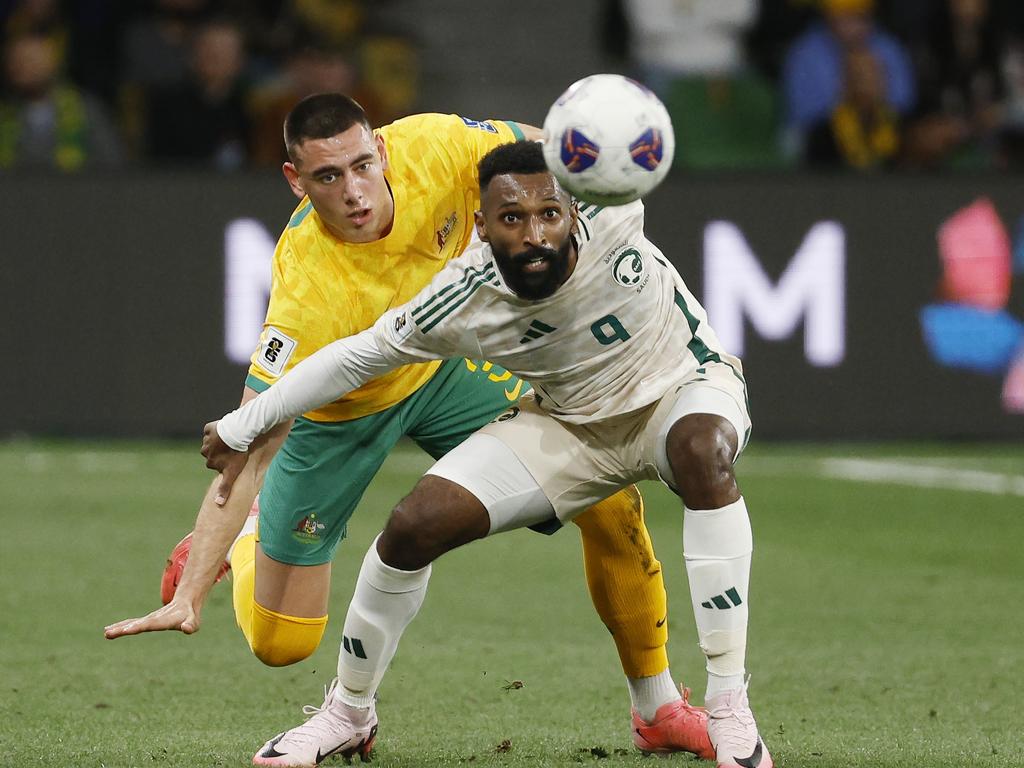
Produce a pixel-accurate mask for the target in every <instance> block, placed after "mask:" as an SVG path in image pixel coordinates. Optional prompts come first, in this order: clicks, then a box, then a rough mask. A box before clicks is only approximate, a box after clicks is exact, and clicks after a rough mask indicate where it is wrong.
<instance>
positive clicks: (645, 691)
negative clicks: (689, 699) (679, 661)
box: [626, 669, 682, 723]
mask: <svg viewBox="0 0 1024 768" xmlns="http://www.w3.org/2000/svg"><path fill="white" fill-rule="evenodd" d="M626 683H627V684H628V685H629V698H630V700H631V701H632V703H633V709H635V710H636V713H637V714H638V715H640V717H641V718H642V719H643V721H644V722H645V723H650V722H651V721H652V720H654V716H655V714H657V712H658V708H659V707H660V706H662V705H663V704H668V703H669V702H670V701H679V699H681V698H682V696H680V695H679V689H678V688H677V687H676V684H675V681H674V680H673V679H672V673H671V672H669V671H668V670H667V669H666V670H665V671H664V672H662V673H661V674H660V675H651V676H650V677H627V678H626Z"/></svg>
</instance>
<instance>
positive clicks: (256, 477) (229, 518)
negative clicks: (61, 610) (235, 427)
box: [104, 387, 291, 639]
mask: <svg viewBox="0 0 1024 768" xmlns="http://www.w3.org/2000/svg"><path fill="white" fill-rule="evenodd" d="M257 394H258V393H257V392H256V391H255V390H254V389H250V388H249V387H246V388H245V391H244V392H243V393H242V401H241V403H242V404H245V403H246V402H248V401H249V400H252V399H253V398H255V397H256V396H257ZM290 428H291V421H287V422H284V423H282V424H278V425H277V426H276V427H275V428H274V429H272V430H271V431H269V432H267V433H266V434H265V435H263V436H262V437H261V438H260V439H259V440H258V441H256V442H254V443H253V445H252V447H251V448H250V460H249V462H248V463H247V464H246V467H245V469H244V470H243V472H242V473H241V474H240V475H239V477H238V479H237V480H236V481H235V485H234V490H233V491H232V493H231V495H230V496H229V497H228V499H227V500H226V501H225V503H224V504H223V506H221V505H219V504H217V503H216V500H215V497H216V495H217V488H218V484H219V478H218V479H215V480H214V481H213V482H212V483H211V484H210V487H209V488H208V489H207V491H206V495H205V496H204V497H203V501H202V503H201V504H200V507H199V514H198V515H197V517H196V524H195V529H194V530H193V534H192V547H191V550H190V551H189V556H188V561H187V562H186V564H185V569H184V571H183V572H182V575H181V582H180V583H179V584H178V589H177V591H176V592H175V594H174V598H173V599H172V600H171V602H170V603H168V604H167V605H165V606H164V607H163V608H159V609H157V610H156V611H153V612H152V613H150V614H149V615H147V616H143V617H141V618H138V619H126V620H125V621H120V622H117V623H116V624H111V625H110V626H108V627H107V628H106V630H105V633H104V634H105V635H106V637H107V638H108V639H113V638H116V637H121V636H123V635H134V634H139V633H141V632H153V631H158V630H166V629H177V630H180V631H182V632H184V633H186V634H192V633H193V632H195V631H196V630H198V629H199V617H200V612H201V611H202V607H203V604H204V603H205V602H206V596H207V594H208V593H209V591H210V589H211V588H212V587H213V585H214V583H215V581H216V578H217V572H218V570H219V569H220V565H221V563H222V562H223V561H224V558H225V557H226V556H227V553H228V550H229V549H230V548H231V545H232V543H233V542H234V540H235V537H236V536H238V533H239V531H241V530H242V526H243V525H244V523H245V518H246V517H247V516H248V514H249V510H250V508H251V507H252V503H253V501H254V500H255V498H256V494H257V493H258V492H259V489H260V486H261V485H262V484H263V475H264V474H265V473H266V470H267V467H268V466H270V462H271V460H272V459H273V458H274V454H276V453H277V450H278V448H280V447H281V444H282V443H283V442H284V439H285V438H286V437H287V436H288V430H289V429H290Z"/></svg>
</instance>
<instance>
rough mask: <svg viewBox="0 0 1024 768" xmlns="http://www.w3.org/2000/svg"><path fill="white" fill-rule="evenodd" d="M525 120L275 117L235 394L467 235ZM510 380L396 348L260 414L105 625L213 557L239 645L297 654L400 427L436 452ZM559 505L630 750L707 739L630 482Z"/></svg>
mask: <svg viewBox="0 0 1024 768" xmlns="http://www.w3.org/2000/svg"><path fill="white" fill-rule="evenodd" d="M539 134H540V132H539V131H538V129H536V128H532V127H529V126H524V125H520V124H517V123H511V122H502V121H493V120H487V121H475V120H469V119H466V118H461V117H458V116H455V115H416V116H412V117H408V118H405V119H402V120H399V121H397V122H395V123H392V124H390V125H388V126H385V127H383V128H381V129H380V130H379V131H377V132H376V133H375V132H373V131H372V129H371V127H370V125H369V123H368V122H367V119H366V116H365V114H364V113H363V111H362V109H361V108H360V107H359V105H358V104H356V103H355V102H354V101H352V100H351V99H349V98H347V97H345V96H341V95H339V94H321V95H317V96H312V97H309V98H307V99H305V100H303V101H302V102H300V103H299V104H298V105H297V106H296V107H295V109H294V110H293V111H292V112H291V113H290V114H289V116H288V118H287V120H286V122H285V142H286V144H287V148H288V153H289V157H290V158H291V160H290V162H287V163H285V165H284V168H283V170H284V175H285V177H286V179H287V181H288V184H289V185H290V187H291V189H292V190H293V192H294V193H295V194H296V196H297V197H299V198H300V200H301V202H300V203H299V206H298V207H297V208H296V210H295V212H294V214H293V215H292V217H291V219H290V221H289V223H288V225H287V227H286V228H285V230H284V232H283V233H282V235H281V238H280V240H279V242H278V245H277V249H276V251H275V254H274V261H273V282H272V288H271V298H270V306H269V308H268V311H267V319H266V323H265V326H264V329H263V333H262V335H261V338H260V344H259V347H258V349H257V350H256V352H255V354H254V355H253V358H252V365H251V367H250V369H249V375H248V377H247V379H246V387H245V391H244V394H243V397H242V401H243V402H245V401H247V400H249V399H251V398H253V397H255V396H256V395H257V394H258V393H259V392H261V391H263V390H264V389H266V388H267V387H268V386H270V385H271V384H272V383H273V382H274V381H276V380H277V379H278V378H279V377H280V376H282V375H283V374H284V373H285V372H286V371H287V370H289V369H290V368H292V367H293V366H294V365H296V364H297V363H298V362H299V361H301V360H302V359H304V358H305V357H307V356H309V355H310V354H312V353H313V352H315V351H316V350H317V349H319V348H320V347H322V346H324V345H326V344H327V343H329V342H331V341H333V340H334V339H337V338H342V337H345V336H349V335H352V334H354V333H357V332H359V331H361V330H363V329H365V328H369V327H370V326H371V325H373V323H374V322H375V321H376V320H377V318H378V317H380V316H381V315H382V314H384V312H385V311H386V310H387V309H389V308H390V307H393V306H397V305H399V304H402V303H404V302H406V301H408V300H409V299H410V298H412V297H413V296H414V295H415V294H416V293H417V292H418V291H419V290H420V289H421V288H423V287H424V286H425V285H426V284H427V283H429V282H430V280H431V278H432V277H433V276H434V275H435V274H436V273H437V272H439V271H440V270H441V269H442V268H443V267H444V265H445V264H446V263H447V262H448V261H449V260H450V259H452V258H454V257H456V256H458V255H459V254H461V253H462V251H463V250H464V249H465V247H466V246H467V245H468V243H469V241H470V238H471V237H472V234H473V229H474V226H473V212H474V211H475V210H476V209H477V208H478V207H479V191H478V184H477V163H478V161H479V160H480V158H482V157H483V156H484V155H485V154H486V153H487V152H488V151H490V150H491V149H493V148H494V147H496V146H498V145H499V144H503V143H507V142H510V141H513V140H515V139H517V138H522V137H524V136H525V137H526V138H539ZM524 388H528V386H527V385H524V383H523V382H522V381H520V380H519V379H518V378H517V377H514V376H512V375H511V374H510V373H508V372H507V371H505V370H503V369H501V368H498V367H495V366H491V365H489V364H487V363H483V362H480V361H469V360H463V359H458V360H449V361H446V362H443V363H427V364H417V365H409V366H405V367H403V368H399V369H398V370H396V371H393V372H392V373H390V374H387V375H385V376H381V377H378V378H376V379H373V380H371V381H370V382H369V383H368V384H366V385H365V386H363V387H361V388H360V389H358V390H356V391H354V392H352V393H351V394H349V395H347V396H345V397H344V398H342V399H340V400H338V401H336V402H334V403H331V404H329V405H327V406H325V407H323V408H320V409H318V410H316V411H313V412H310V413H307V414H305V415H304V416H303V417H302V418H299V419H297V420H295V422H294V423H292V424H284V425H281V426H279V427H278V428H277V429H275V430H274V431H273V432H271V433H269V434H268V435H267V439H266V440H264V441H263V442H262V443H261V444H259V445H258V446H257V445H254V447H253V450H252V452H251V459H250V461H249V462H248V464H247V465H246V469H245V471H244V473H243V474H242V475H241V476H240V477H238V478H237V479H236V480H235V481H234V485H233V489H232V492H231V494H230V497H228V498H227V499H226V500H225V499H224V498H220V497H218V492H217V488H218V485H217V483H216V482H215V483H214V484H212V485H211V487H210V489H209V491H208V492H207V494H206V496H205V498H204V500H203V502H202V505H201V507H200V511H199V514H198V517H197V520H196V526H195V530H194V532H193V534H190V536H188V537H186V538H185V539H184V540H183V541H182V543H181V544H180V545H179V547H177V548H176V549H175V552H174V553H173V554H172V561H171V562H170V566H169V569H170V570H169V578H168V579H167V581H168V582H169V583H167V584H165V586H167V587H169V588H168V589H167V590H166V594H165V601H169V602H167V605H165V606H164V607H163V608H160V609H158V610H156V611H154V612H152V613H150V614H149V615H147V616H144V617H142V618H139V619H129V620H125V621H122V622H118V623H116V624H112V625H110V626H108V627H107V628H106V632H105V634H106V636H107V637H108V638H116V637H121V636H124V635H130V634H138V633H140V632H148V631H154V630H180V631H182V632H184V633H186V634H191V633H193V632H195V631H197V630H198V629H199V621H200V612H201V609H202V606H203V603H204V602H205V599H206V595H207V593H208V592H209V590H210V588H211V587H212V586H213V584H214V583H215V581H216V580H217V579H218V578H219V577H220V575H222V573H223V569H225V568H226V565H225V557H226V556H227V558H228V563H229V564H230V568H231V570H232V571H233V572H234V580H233V596H234V607H235V614H236V618H237V621H238V624H239V627H240V628H241V630H242V632H243V634H244V635H245V638H246V640H247V641H248V644H249V647H250V648H251V649H252V651H253V653H254V654H255V655H256V656H257V657H258V658H259V659H260V660H261V661H263V662H264V663H266V664H269V665H272V666H282V665H286V664H292V663H294V662H297V661H300V660H302V659H304V658H306V657H308V656H309V655H310V654H311V653H312V652H313V651H314V650H315V649H316V648H317V646H318V645H319V643H320V640H321V638H322V636H323V632H324V629H325V627H326V624H327V599H328V593H329V589H330V571H331V560H332V559H333V557H334V552H335V549H336V547H337V546H338V544H339V543H340V541H341V539H342V538H343V537H344V535H345V531H346V526H347V524H348V520H349V517H350V516H351V514H352V511H353V510H354V508H355V506H356V505H357V503H358V501H359V499H360V497H361V496H362V494H363V492H364V490H365V489H366V486H367V485H368V484H369V482H370V480H371V479H372V477H373V476H374V474H375V473H376V472H377V470H378V469H379V468H380V466H381V464H382V463H383V462H384V459H385V458H386V457H387V454H388V453H389V452H390V450H391V449H392V448H393V447H394V445H395V443H396V442H397V441H398V440H399V438H401V437H402V436H403V435H407V436H408V437H410V438H412V439H413V440H414V441H415V442H416V443H418V444H419V445H420V446H421V447H422V448H424V450H426V451H427V452H428V453H429V454H431V455H432V456H434V457H435V458H437V457H440V456H442V455H444V454H445V453H447V452H448V451H449V450H451V449H452V448H453V447H454V446H456V445H457V444H459V443H460V442H462V441H463V440H464V439H465V438H466V437H468V436H469V435H470V434H471V433H473V432H474V431H476V430H477V429H478V428H480V427H481V426H483V425H484V424H487V423H488V422H490V421H491V420H492V419H494V418H495V417H496V416H498V415H499V414H500V413H501V412H503V411H504V410H505V409H506V408H507V407H508V405H509V403H510V402H514V401H515V400H516V399H517V398H518V397H519V395H520V394H521V393H522V392H523V390H524ZM261 487H262V490H261ZM257 492H259V500H258V534H257V530H256V527H257V516H255V515H249V511H250V508H251V507H252V508H253V509H256V508H257V505H256V504H254V500H255V499H256V497H257ZM623 521H625V522H626V524H625V525H624V524H623ZM577 522H578V525H579V527H580V529H581V532H582V538H583V548H584V560H585V566H586V574H587V582H588V586H589V588H590V591H591V596H592V598H593V601H594V605H595V607H596V609H597V611H598V613H599V615H600V616H601V619H602V621H603V622H604V623H605V624H606V625H607V626H608V628H609V630H610V631H611V632H612V635H613V637H614V640H615V643H616V646H617V649H618V651H619V657H620V660H621V662H622V666H623V670H624V672H625V673H626V676H627V681H628V685H629V690H630V695H631V701H632V703H633V710H634V723H633V724H634V741H635V742H636V743H637V745H638V746H639V747H641V748H642V749H646V750H649V751H680V750H688V751H694V752H703V753H705V754H706V753H707V751H708V750H709V749H710V743H709V742H707V737H706V725H705V724H706V715H705V713H704V712H703V711H702V710H699V709H697V708H694V707H690V706H689V704H688V703H687V702H686V701H685V699H684V698H681V697H680V694H679V691H678V690H676V688H675V685H674V683H673V681H672V677H671V675H670V673H669V671H668V658H667V655H666V652H665V643H666V640H667V630H666V621H665V617H666V600H665V591H664V585H663V582H662V578H661V566H660V564H659V563H658V561H657V560H656V559H655V557H654V552H653V549H652V547H651V542H650V538H649V536H648V535H647V531H646V528H645V526H644V523H643V506H642V502H641V499H640V496H639V493H638V492H637V490H636V489H635V487H633V488H629V489H627V490H626V491H623V492H620V493H619V494H616V495H615V496H613V497H611V498H609V499H607V500H605V501H604V502H601V503H600V504H598V505H596V506H595V507H593V508H591V510H589V511H588V512H587V513H586V514H584V515H582V516H581V517H580V518H578V519H577ZM637 534H639V535H637ZM186 560H187V563H186ZM182 568H183V570H181V569H182ZM178 573H180V583H177V574H178ZM175 587H176V590H175ZM342 652H349V653H357V654H358V649H353V648H348V649H343V651H342ZM694 734H696V735H694ZM370 746H372V741H368V742H367V743H365V744H362V745H360V747H359V749H358V751H362V752H364V753H366V752H368V751H369V748H370ZM283 760H284V762H282V763H281V764H291V763H288V762H287V757H286V756H285V757H284V758H283Z"/></svg>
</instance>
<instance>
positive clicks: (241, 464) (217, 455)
mask: <svg viewBox="0 0 1024 768" xmlns="http://www.w3.org/2000/svg"><path fill="white" fill-rule="evenodd" d="M200 453H202V454H203V456H204V457H205V458H206V466H207V467H209V468H210V469H215V470H217V471H218V472H220V482H219V483H218V484H217V492H216V494H215V495H214V498H213V500H214V502H215V503H216V504H217V505H218V506H221V507H223V506H224V504H226V503H227V500H228V496H230V495H231V487H232V486H233V485H234V484H235V480H237V479H238V476H239V475H240V474H241V473H242V470H243V469H245V464H246V462H248V461H249V453H248V452H242V451H236V450H234V449H233V448H229V447H228V445H227V444H226V443H225V442H224V441H223V440H221V439H220V435H219V434H217V422H216V421H211V422H210V423H209V424H207V425H206V426H205V427H203V448H202V450H201V451H200Z"/></svg>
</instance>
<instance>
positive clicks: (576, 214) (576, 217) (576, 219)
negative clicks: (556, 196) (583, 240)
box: [563, 193, 580, 235]
mask: <svg viewBox="0 0 1024 768" xmlns="http://www.w3.org/2000/svg"><path fill="white" fill-rule="evenodd" d="M563 194H564V193H563ZM566 200H567V202H568V205H569V220H570V224H569V233H570V234H573V235H578V234H579V233H580V229H579V226H580V209H579V207H578V206H577V205H576V203H575V201H573V199H572V198H570V197H569V195H566Z"/></svg>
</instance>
